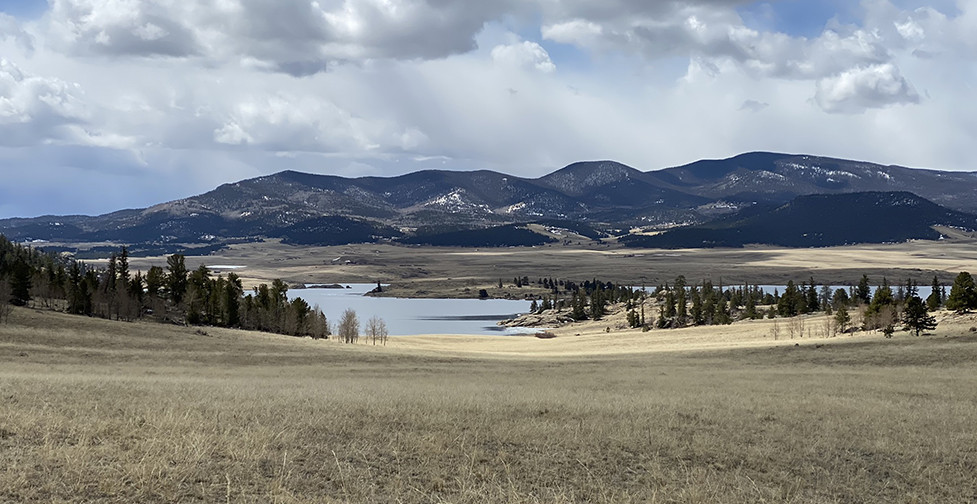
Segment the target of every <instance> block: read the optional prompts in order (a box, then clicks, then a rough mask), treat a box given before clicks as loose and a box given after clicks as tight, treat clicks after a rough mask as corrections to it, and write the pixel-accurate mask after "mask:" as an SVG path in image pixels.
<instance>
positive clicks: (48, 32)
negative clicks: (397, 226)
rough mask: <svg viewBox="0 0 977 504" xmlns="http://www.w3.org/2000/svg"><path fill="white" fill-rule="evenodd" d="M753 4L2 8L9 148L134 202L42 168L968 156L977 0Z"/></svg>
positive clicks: (168, 186)
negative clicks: (815, 19)
mask: <svg viewBox="0 0 977 504" xmlns="http://www.w3.org/2000/svg"><path fill="white" fill-rule="evenodd" d="M747 3H751V2H747V1H738V0H715V1H708V0H676V1H668V2H650V1H644V0H608V1H604V2H593V1H590V0H530V1H519V2H517V1H515V0H504V1H497V2H467V1H462V0H318V2H317V3H316V2H312V1H309V0H247V1H245V0H208V1H204V2H179V1H177V0H155V1H152V2H150V1H144V0H51V2H50V7H49V10H48V11H47V13H46V14H44V15H43V16H41V17H40V18H39V19H36V20H32V21H24V20H19V19H15V18H11V17H10V16H4V15H2V14H0V54H2V55H3V56H4V58H6V60H5V63H3V64H2V65H0V160H2V161H3V163H4V164H3V166H4V167H5V168H4V169H7V168H10V169H19V170H24V172H25V173H24V175H23V177H25V179H24V180H27V179H29V178H30V177H32V176H35V175H33V174H32V173H34V172H36V173H37V174H38V175H36V176H40V174H41V173H44V174H45V175H46V176H57V175H56V174H58V173H59V170H62V171H64V172H65V173H70V175H68V176H66V177H68V178H70V179H71V180H72V181H82V180H90V184H92V185H105V184H122V181H129V182H127V184H129V185H128V186H125V187H130V186H131V189H124V190H125V191H127V192H129V193H130V195H131V198H132V199H131V200H126V202H123V201H122V200H120V199H109V198H97V197H90V198H83V199H79V200H73V198H75V197H74V196H72V195H71V191H72V190H74V189H73V187H70V184H69V185H64V187H65V188H64V189H63V190H62V189H58V187H51V188H48V189H45V190H47V191H58V190H61V192H60V193H58V194H57V195H56V196H49V197H46V198H42V199H44V200H46V201H63V202H64V205H65V206H66V208H69V210H68V211H71V212H74V211H89V212H90V211H110V210H114V209H117V208H118V207H119V206H120V205H125V206H141V205H143V204H148V202H147V201H146V199H149V200H151V201H149V202H156V201H161V200H162V199H165V198H167V197H169V196H167V195H171V196H173V197H176V196H181V197H182V196H187V195H190V194H193V193H196V192H202V191H204V190H207V189H210V188H212V187H213V185H216V184H217V183H220V182H226V181H231V180H237V179H241V178H246V177H250V176H256V175H259V174H265V173H272V172H275V171H279V170H282V169H296V170H305V171H316V172H320V173H336V174H342V175H357V174H360V173H362V174H367V173H368V174H371V175H391V174H398V173H404V172H406V171H410V170H414V169H422V168H444V169H482V168H487V169H496V170H501V171H505V172H508V173H514V174H523V175H529V176H535V175H541V174H543V173H544V172H546V171H549V170H552V169H555V168H559V167H560V166H562V165H564V164H566V163H569V162H573V161H577V160H580V159H598V158H599V159H607V158H611V159H617V160H620V161H622V162H626V163H628V164H631V165H634V166H636V167H638V168H641V169H646V170H647V169H655V168H660V167H663V166H669V165H675V164H680V163H684V162H688V161H692V160H695V159H699V158H704V157H725V156H729V155H733V154H737V153H739V152H743V151H749V150H774V151H777V150H779V151H790V152H804V153H812V154H822V155H834V156H839V157H853V158H859V159H866V160H872V161H879V162H884V163H897V164H908V165H915V166H924V167H932V168H953V169H973V167H972V163H971V161H970V155H969V153H970V150H971V147H970V144H971V143H972V139H973V137H974V136H975V135H977V121H975V120H974V119H973V118H974V117H977V104H973V105H972V104H971V103H973V100H972V99H971V97H972V96H973V93H974V91H975V88H974V82H977V71H975V70H974V69H975V66H974V63H975V62H977V4H975V3H974V2H973V1H972V0H971V1H966V2H959V3H957V4H956V5H957V9H956V10H953V9H943V10H942V11H941V10H938V9H937V8H936V7H934V6H931V5H923V4H925V3H926V2H916V4H915V5H913V6H911V8H904V5H906V4H907V3H908V2H902V1H901V2H899V3H898V4H896V3H894V2H893V1H891V0H870V1H864V2H863V3H862V4H861V8H859V9H856V10H853V11H852V13H853V16H854V17H853V18H851V20H850V24H841V23H839V22H837V21H829V22H828V23H827V24H826V26H825V29H824V30H822V31H821V32H820V33H817V34H815V35H814V36H810V37H802V36H798V35H796V34H791V33H777V32H774V31H770V30H767V29H764V28H762V27H759V26H755V25H754V24H748V23H746V22H744V20H743V19H741V18H740V16H739V14H738V13H737V10H736V7H738V6H740V5H744V4H747ZM777 6H778V4H777V3H771V4H770V7H769V8H770V9H774V10H775V9H776V8H777ZM846 19H847V18H846ZM515 34H519V35H515ZM535 34H538V35H539V36H540V38H539V39H536V38H534V37H533V35H535ZM14 63H16V64H14ZM557 69H558V71H556V70H557ZM894 105H904V106H894ZM31 166H37V167H38V169H37V170H34V171H33V172H32V171H31V170H29V169H28V168H29V167H31ZM360 170H362V172H361V171H360ZM82 174H83V175H82ZM72 177H74V178H72ZM147 180H154V181H156V182H155V183H149V182H146V181H147ZM79 183H81V182H79ZM59 187H60V186H59ZM120 187H123V186H122V185H120ZM26 192H27V191H25V194H26ZM39 195H40V193H32V197H33V198H39V197H40V196H39ZM4 196H5V197H7V195H4ZM10 197H13V198H19V197H21V196H19V195H17V194H13V195H10ZM24 197H26V196H24ZM71 201H77V205H80V207H70V205H69V203H70V202H71ZM25 205H28V206H25V207H23V208H28V207H29V208H31V209H36V208H39V207H38V206H37V205H34V206H29V204H28V203H25ZM99 205H102V206H99ZM6 208H10V207H9V206H8V207H6ZM92 208H95V209H96V210H91V209H92ZM30 211H31V212H33V211H34V210H30ZM4 212H6V214H7V215H10V214H14V213H18V212H17V211H16V210H7V209H4V210H2V211H0V215H2V214H3V213H4ZM25 212H27V210H25Z"/></svg>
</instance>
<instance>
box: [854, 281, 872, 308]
mask: <svg viewBox="0 0 977 504" xmlns="http://www.w3.org/2000/svg"><path fill="white" fill-rule="evenodd" d="M871 296H872V288H871V287H870V286H869V284H868V275H862V279H861V280H859V281H858V288H857V289H856V290H855V298H856V299H857V300H858V302H860V303H862V304H868V302H869V301H870V300H871Z"/></svg>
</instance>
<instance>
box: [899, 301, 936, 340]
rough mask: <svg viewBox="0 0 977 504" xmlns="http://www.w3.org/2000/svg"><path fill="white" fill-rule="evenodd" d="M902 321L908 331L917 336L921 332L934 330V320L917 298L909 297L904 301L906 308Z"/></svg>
mask: <svg viewBox="0 0 977 504" xmlns="http://www.w3.org/2000/svg"><path fill="white" fill-rule="evenodd" d="M902 321H903V322H904V323H905V324H906V327H908V328H909V329H910V330H912V331H913V332H915V333H916V336H919V333H921V332H923V331H932V330H933V329H936V318H935V317H933V316H932V315H930V314H929V313H928V312H927V311H926V305H924V304H923V300H922V299H920V298H919V296H911V297H910V298H909V299H907V300H906V308H905V310H903V314H902Z"/></svg>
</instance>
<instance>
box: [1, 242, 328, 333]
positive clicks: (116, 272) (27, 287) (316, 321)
mask: <svg viewBox="0 0 977 504" xmlns="http://www.w3.org/2000/svg"><path fill="white" fill-rule="evenodd" d="M287 293H288V286H287V285H286V284H285V282H283V281H281V280H274V281H273V282H272V283H271V285H270V286H269V285H266V284H261V285H259V286H257V287H255V288H254V289H252V291H251V292H245V290H244V288H243V286H242V283H241V279H240V277H238V275H236V274H234V273H228V274H227V276H226V277H225V276H223V275H217V276H216V277H212V276H211V275H210V271H209V269H208V268H207V267H206V266H204V265H201V266H199V267H198V268H197V269H195V270H193V271H188V270H187V267H186V261H185V257H184V256H183V255H181V254H174V255H171V256H169V257H168V258H167V261H166V268H165V269H164V268H163V267H160V266H153V267H151V268H150V269H149V271H147V272H146V274H145V275H143V273H142V272H141V271H136V272H135V273H133V272H132V271H131V269H130V266H129V252H128V249H127V248H126V247H122V248H121V250H120V251H119V253H117V254H112V255H111V257H110V258H109V260H108V264H107V266H106V267H104V268H96V267H93V266H91V265H88V264H85V263H84V262H81V261H76V260H73V259H69V258H64V257H62V256H59V255H54V254H47V253H44V252H43V251H41V250H39V249H36V248H32V247H29V246H23V245H20V244H16V243H13V242H10V241H9V240H7V239H6V237H4V236H3V235H0V317H2V318H3V319H5V318H6V317H7V315H8V314H9V309H8V306H9V305H15V306H28V305H31V306H35V307H39V308H48V309H54V310H60V311H65V312H67V313H71V314H76V315H87V316H91V317H100V318H105V319H111V320H125V321H131V320H135V319H144V318H149V319H155V320H158V321H161V322H174V323H185V324H190V325H211V326H218V327H231V328H240V329H249V330H260V331H267V332H274V333H279V334H287V335H293V336H310V337H313V338H327V337H328V336H329V335H330V327H329V321H328V320H327V319H326V316H325V314H323V312H322V311H321V310H320V309H319V308H318V307H311V306H309V304H308V303H307V302H306V301H305V300H303V299H302V298H294V299H292V300H289V299H288V296H287ZM0 321H2V320H0Z"/></svg>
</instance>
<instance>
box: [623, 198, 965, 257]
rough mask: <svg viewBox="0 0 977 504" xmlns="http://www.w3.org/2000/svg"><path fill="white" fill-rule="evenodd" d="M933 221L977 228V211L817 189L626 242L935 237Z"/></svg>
mask: <svg viewBox="0 0 977 504" xmlns="http://www.w3.org/2000/svg"><path fill="white" fill-rule="evenodd" d="M933 226H953V227H961V228H966V229H977V215H972V214H966V213H963V212H958V211H955V210H950V209H947V208H945V207H942V206H940V205H937V204H935V203H933V202H931V201H928V200H926V199H924V198H921V197H919V196H917V195H915V194H912V193H909V192H863V193H851V194H815V195H809V196H800V197H797V198H795V199H794V200H792V201H791V202H789V203H787V204H785V205H781V206H777V207H766V208H752V209H747V210H744V211H743V212H741V213H739V214H737V215H734V216H729V217H725V218H721V219H718V220H716V221H713V222H710V223H707V224H703V225H698V226H690V227H684V228H678V229H672V230H668V231H665V232H663V233H661V234H657V235H654V236H641V235H631V236H627V237H624V238H622V241H623V242H624V243H625V244H627V245H629V246H633V247H652V248H699V247H741V246H743V245H746V244H752V243H756V244H768V245H780V246H786V247H826V246H834V245H848V244H855V243H885V242H901V241H906V240H936V239H939V238H940V237H941V236H940V233H939V232H937V231H936V230H934V229H933Z"/></svg>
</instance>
